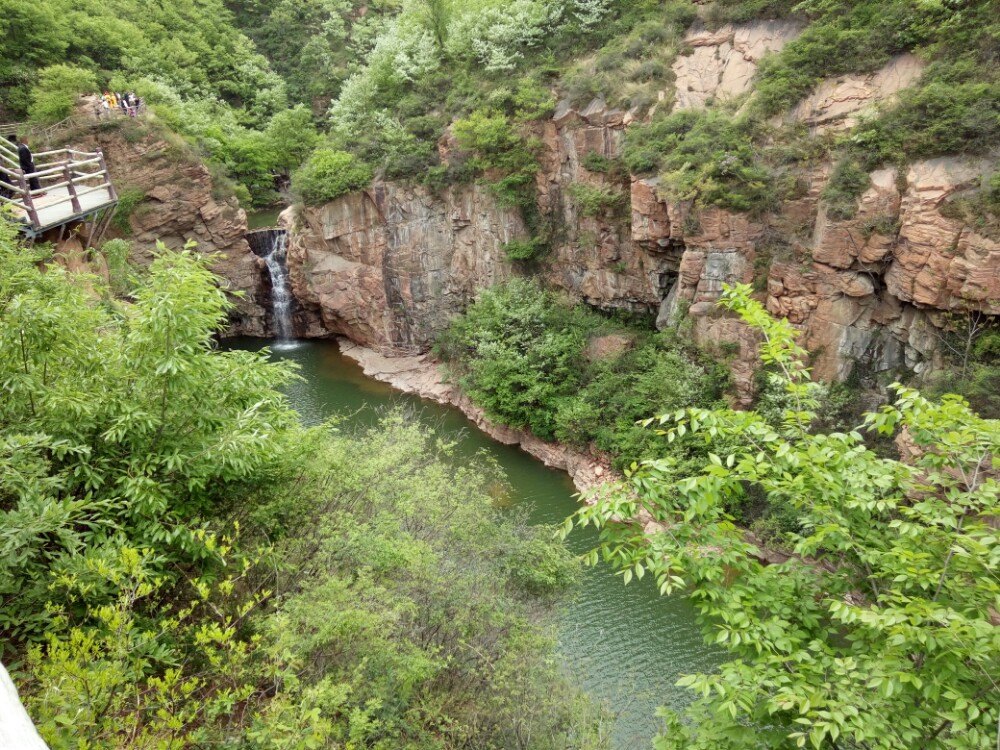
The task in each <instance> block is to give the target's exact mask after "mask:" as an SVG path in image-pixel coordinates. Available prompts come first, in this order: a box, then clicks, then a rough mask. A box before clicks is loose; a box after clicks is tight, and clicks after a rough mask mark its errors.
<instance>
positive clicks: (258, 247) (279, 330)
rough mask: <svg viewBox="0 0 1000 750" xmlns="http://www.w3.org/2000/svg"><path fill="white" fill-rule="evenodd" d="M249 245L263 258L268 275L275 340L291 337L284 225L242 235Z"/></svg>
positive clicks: (286, 236)
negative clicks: (279, 227)
mask: <svg viewBox="0 0 1000 750" xmlns="http://www.w3.org/2000/svg"><path fill="white" fill-rule="evenodd" d="M246 237H247V241H248V242H249V243H250V249H251V250H253V251H254V253H255V254H257V255H258V256H260V257H261V258H263V259H264V264H265V265H266V266H267V273H268V275H269V276H270V278H271V318H272V321H273V324H274V333H275V336H276V337H277V339H278V340H279V341H287V340H289V339H290V338H292V334H293V329H292V292H291V288H290V286H289V284H288V262H287V254H286V251H287V243H288V232H287V231H285V230H284V229H260V230H257V231H256V232H250V233H248V234H247V235H246Z"/></svg>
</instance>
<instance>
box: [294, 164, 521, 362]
mask: <svg viewBox="0 0 1000 750" xmlns="http://www.w3.org/2000/svg"><path fill="white" fill-rule="evenodd" d="M292 223H293V232H292V237H291V240H290V243H289V247H288V269H289V277H290V279H291V284H292V291H293V293H294V295H295V297H296V299H297V300H298V303H299V305H300V307H301V310H300V312H299V319H298V321H297V326H296V327H297V331H298V332H299V333H300V335H308V336H325V335H330V334H342V335H346V336H349V337H350V338H351V339H353V340H355V341H358V342H361V343H364V344H365V345H368V346H375V347H380V348H382V349H386V350H399V351H423V350H426V349H427V348H428V347H429V346H430V344H431V342H432V341H433V339H434V336H435V334H436V333H437V332H438V331H440V330H441V329H442V328H444V327H445V326H446V325H447V322H448V320H449V319H450V318H451V317H452V316H453V315H455V314H456V313H457V312H459V311H461V310H463V309H464V308H465V306H466V305H467V304H468V303H469V302H470V300H471V299H472V298H473V296H474V295H475V293H476V292H477V291H478V290H480V289H483V288H485V287H489V286H492V285H494V284H497V283H499V282H501V281H503V280H504V279H506V278H508V277H509V276H510V275H511V265H510V262H509V261H508V260H507V257H506V254H505V251H504V245H505V244H506V243H508V242H510V241H512V240H515V239H523V238H524V237H526V236H527V231H526V229H525V227H524V225H523V222H522V221H521V218H520V216H519V215H518V214H517V213H516V212H514V211H512V210H509V209H504V208H502V207H500V206H499V205H498V204H497V202H496V200H495V199H494V197H493V195H492V193H490V192H489V191H488V189H486V188H484V187H482V186H479V185H461V186H454V187H451V188H448V189H447V190H444V191H442V192H441V193H440V194H432V193H431V192H430V191H428V190H427V189H425V188H422V187H415V186H407V185H401V184H396V183H391V182H380V183H376V184H375V185H374V186H373V187H372V188H371V189H370V190H366V191H362V192H355V193H351V194H348V195H345V196H344V197H342V198H338V199H337V200H334V201H331V202H329V203H327V204H325V205H323V206H319V207H315V208H311V207H310V208H304V209H302V210H301V211H300V212H299V213H298V214H297V215H296V216H295V217H294V219H293V220H292Z"/></svg>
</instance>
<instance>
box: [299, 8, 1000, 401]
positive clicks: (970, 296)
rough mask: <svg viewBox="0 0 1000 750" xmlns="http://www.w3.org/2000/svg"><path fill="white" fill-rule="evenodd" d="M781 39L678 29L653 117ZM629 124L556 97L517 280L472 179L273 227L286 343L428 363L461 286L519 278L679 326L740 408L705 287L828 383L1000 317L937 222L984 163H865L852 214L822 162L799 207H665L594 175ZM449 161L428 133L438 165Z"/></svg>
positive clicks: (823, 87) (858, 113)
mask: <svg viewBox="0 0 1000 750" xmlns="http://www.w3.org/2000/svg"><path fill="white" fill-rule="evenodd" d="M797 33H798V27H797V26H795V25H792V24H783V23H777V22H767V23H758V24H752V25H748V26H744V27H728V26H727V27H723V28H722V29H719V30H717V31H708V30H705V29H702V28H695V29H692V30H691V31H690V32H689V34H688V39H687V42H688V44H689V54H686V55H683V56H682V57H680V58H678V61H677V63H676V64H675V66H674V71H673V72H674V75H675V76H676V81H675V83H674V86H673V91H670V90H669V89H667V88H665V89H664V92H663V95H662V96H661V103H660V104H659V105H657V106H671V107H673V108H674V109H682V108H695V107H703V106H706V105H707V103H709V102H711V101H713V100H719V99H732V100H737V101H738V100H739V98H740V97H741V96H743V95H745V94H746V93H747V91H748V90H749V89H750V88H751V85H752V80H753V76H754V73H755V71H756V66H757V64H758V62H759V60H760V58H761V57H762V56H763V55H764V54H765V53H766V52H768V51H771V50H776V49H779V48H780V47H781V46H782V45H784V44H785V43H787V42H788V41H789V40H790V39H793V38H794V37H795V35H796V34H797ZM921 70H922V64H921V63H920V61H919V60H917V59H916V58H914V57H912V56H900V57H897V58H894V59H892V60H890V61H889V62H888V63H887V64H886V65H885V66H884V67H883V68H882V69H881V70H879V71H876V72H874V73H872V74H870V75H866V76H857V75H851V76H843V77H839V78H836V79H830V80H827V81H823V82H821V83H820V84H819V85H818V86H816V87H815V89H814V91H813V92H812V93H811V94H810V95H809V96H808V97H806V98H805V99H804V100H803V101H802V102H801V103H800V104H799V105H798V106H797V107H794V108H793V109H792V110H790V111H789V112H788V113H786V115H784V116H782V117H779V118H776V119H775V124H776V125H781V124H782V123H783V122H784V123H789V122H798V123H802V124H804V125H806V126H807V127H808V128H809V129H810V130H811V131H812V132H819V133H821V132H824V131H827V130H843V129H846V128H849V127H851V125H852V124H854V123H855V122H856V121H857V120H858V118H859V117H862V116H864V114H865V113H866V112H868V111H871V109H872V108H874V107H877V106H879V105H882V104H885V103H886V102H888V101H891V99H892V98H893V97H894V96H896V95H897V93H898V92H899V91H900V90H901V89H903V88H905V87H906V86H908V85H910V84H912V83H913V82H914V81H915V80H916V79H917V78H918V77H919V75H920V73H921ZM637 116H638V115H637V113H636V112H628V111H621V110H616V109H613V108H609V107H608V106H607V105H606V104H605V102H604V101H603V100H602V99H600V98H598V99H595V100H594V101H592V102H590V103H589V104H587V105H586V106H584V107H573V106H571V105H570V104H569V103H568V102H561V103H560V104H559V105H558V107H557V108H556V112H555V114H554V116H553V117H552V118H551V119H550V120H548V121H546V122H544V123H542V124H540V125H538V126H537V127H536V128H535V130H534V132H533V133H532V135H535V136H537V137H538V138H539V140H540V142H541V144H542V145H541V153H540V163H541V169H540V171H539V173H538V176H537V180H536V192H537V197H538V205H539V209H540V212H541V214H542V215H543V216H544V217H546V218H547V220H548V222H549V226H550V227H551V228H552V230H553V231H552V233H551V234H552V241H551V243H550V250H549V252H548V253H547V254H546V255H545V256H544V257H543V258H542V259H541V260H539V261H538V262H537V263H536V264H535V265H534V266H532V267H531V268H530V269H528V268H524V267H519V266H512V264H511V262H510V261H508V260H507V259H506V256H505V254H504V250H503V246H504V244H505V243H506V242H509V241H511V240H513V239H523V238H526V237H527V236H528V235H527V229H526V227H525V225H524V222H523V221H522V220H521V218H520V216H519V215H518V213H517V212H516V211H514V210H510V209H505V208H502V207H501V206H499V205H498V203H497V201H496V200H495V199H494V197H493V195H492V193H491V191H490V190H489V188H488V187H487V186H483V185H458V186H453V187H451V188H448V189H446V190H443V191H442V192H441V193H439V194H436V193H432V192H430V191H428V190H427V189H425V188H422V187H414V186H407V185H403V184H398V183H391V182H377V183H376V184H374V185H373V186H372V187H371V188H370V189H368V190H365V191H361V192H356V193H352V194H350V195H347V196H344V197H342V198H339V199H337V200H335V201H332V202H330V203H328V204H326V205H324V206H320V207H314V208H305V209H301V210H299V211H298V213H297V214H296V215H295V217H294V218H293V219H290V221H291V223H292V224H293V227H292V241H291V244H290V250H289V267H290V272H291V277H292V282H293V289H294V292H295V295H296V297H297V299H298V301H299V303H300V311H299V319H298V326H299V333H300V334H303V335H308V336H323V335H330V334H339V335H344V336H347V337H349V338H351V339H353V340H354V341H357V342H359V343H361V344H364V345H366V346H372V347H377V348H380V349H382V350H383V351H396V352H399V353H401V352H406V353H411V354H412V353H415V352H420V351H426V350H427V348H428V347H429V345H430V343H431V341H432V340H433V338H434V335H435V333H436V332H437V331H439V330H440V329H441V328H442V327H443V326H444V325H445V324H446V322H447V320H448V319H449V317H450V316H452V315H453V314H455V313H456V312H458V311H460V310H462V309H463V308H464V306H465V305H466V304H468V302H469V300H470V299H472V298H473V296H474V295H475V293H476V291H477V290H479V289H482V288H484V287H487V286H490V285H492V284H494V283H496V282H498V281H501V280H503V279H505V278H507V277H509V276H510V275H511V274H513V273H523V272H529V271H530V272H531V273H534V274H537V275H540V276H541V277H542V278H543V279H544V280H545V281H546V283H547V284H549V285H550V286H553V287H556V288H560V289H563V290H565V291H566V292H567V293H569V294H570V295H571V296H573V297H574V298H576V299H579V300H581V301H584V302H586V303H588V304H590V305H593V306H595V307H597V308H601V309H605V310H628V311H631V312H635V313H646V314H649V315H650V316H655V317H656V320H657V324H658V325H659V326H660V327H664V326H668V325H673V324H674V323H676V322H678V321H679V320H680V319H682V318H686V319H688V320H689V321H691V326H690V328H689V330H690V331H691V335H692V336H693V337H694V338H695V339H696V340H697V342H698V343H700V344H702V345H705V346H708V347H710V348H711V347H713V346H715V347H718V351H719V352H720V355H721V354H722V353H725V354H727V355H731V354H735V355H736V356H735V357H733V359H732V362H733V364H732V368H733V373H734V376H735V382H736V386H737V391H738V394H739V400H740V401H742V402H744V403H748V402H749V400H750V398H751V396H752V387H753V378H752V375H753V367H754V365H755V363H756V341H755V338H754V336H753V335H752V334H751V333H750V332H749V331H748V330H747V329H746V328H745V327H744V326H743V325H742V324H741V323H739V321H737V320H735V319H734V318H733V317H732V316H729V315H726V314H723V313H722V312H720V311H719V309H718V308H717V307H716V304H715V303H716V301H717V300H718V297H719V294H720V293H721V290H722V286H723V284H726V283H734V282H744V283H752V284H754V287H755V289H756V290H757V292H758V294H759V297H760V298H761V299H762V300H763V301H764V302H765V303H766V305H767V307H768V309H769V310H770V311H771V312H773V313H775V314H777V315H781V316H785V317H787V318H788V319H789V320H790V321H791V322H792V323H794V324H795V325H796V326H798V327H799V328H800V329H801V330H802V331H803V343H804V345H805V346H806V348H807V349H808V350H809V351H810V352H811V354H812V357H813V362H812V364H813V367H814V372H815V374H816V376H817V377H820V378H822V379H824V380H830V381H833V380H842V379H845V378H847V377H848V376H849V375H850V374H851V372H852V370H853V369H854V368H855V367H856V366H858V365H860V366H862V367H863V368H865V371H866V372H868V373H872V374H878V373H886V374H887V375H889V374H895V373H901V372H902V371H904V370H905V371H909V372H915V373H917V374H918V375H919V374H921V373H927V372H929V371H931V370H933V369H934V368H936V367H939V366H940V364H941V361H940V352H939V349H940V339H941V335H942V326H943V325H944V316H945V315H946V314H949V313H955V314H959V315H960V314H964V313H967V312H970V311H977V310H978V311H982V312H984V313H988V314H998V313H1000V281H998V274H1000V245H998V243H997V242H996V241H995V240H994V239H991V238H990V237H987V236H983V235H981V234H978V233H977V232H976V231H975V230H974V229H973V228H972V227H970V226H967V225H965V224H964V223H963V222H962V221H961V220H959V219H955V218H949V217H950V216H951V214H950V212H948V211H947V210H945V209H946V205H947V203H948V201H949V200H950V199H952V198H954V197H955V196H959V195H962V194H963V193H964V192H966V191H969V190H971V189H974V188H975V187H977V186H978V185H979V183H980V181H981V180H982V176H983V175H984V174H985V173H986V172H987V171H988V169H989V165H988V163H986V162H985V161H977V160H972V159H965V158H957V157H956V158H943V159H934V160H929V161H919V162H915V163H912V164H910V165H909V166H908V167H907V168H906V169H905V170H903V171H902V172H901V173H897V172H896V171H895V170H890V169H880V170H876V171H875V172H873V173H872V174H871V175H870V184H869V186H868V188H867V190H865V191H864V194H863V195H862V196H861V197H860V198H859V199H858V202H857V211H856V213H855V215H854V216H853V217H852V218H850V219H837V218H834V217H833V216H831V215H830V212H829V211H828V208H827V206H826V205H825V204H824V201H823V199H822V192H823V188H824V186H825V185H826V183H827V181H828V179H829V176H830V174H831V172H832V165H831V164H830V163H828V162H822V161H821V162H819V163H812V164H811V165H810V166H809V167H807V168H804V169H803V171H802V173H801V174H799V175H797V176H798V181H799V183H800V185H801V190H799V192H798V194H797V197H795V198H794V199H791V200H787V201H785V202H784V203H783V204H782V205H781V207H780V209H778V210H777V211H776V212H773V213H771V214H768V215H765V216H760V217H752V216H750V215H747V214H741V213H735V212H732V211H727V210H724V209H720V208H717V207H711V206H708V207H705V206H698V207H695V206H692V205H690V204H688V203H671V202H668V201H667V200H665V199H664V198H663V197H662V196H661V194H660V192H659V191H658V180H657V178H656V177H655V176H630V175H627V174H624V173H623V170H621V168H620V167H619V168H611V169H608V168H607V165H608V164H609V163H611V164H614V163H615V160H616V159H617V158H618V157H619V156H620V154H621V149H622V142H623V138H624V133H625V130H626V129H627V128H628V127H629V125H630V124H631V123H632V122H634V121H635V118H636V117H637ZM453 149H454V144H452V143H450V142H448V140H447V136H446V139H445V142H443V143H442V148H441V151H442V153H443V154H444V155H445V156H447V155H448V154H449V153H451V152H452V151H453ZM588 166H589V167H590V168H589V169H588ZM574 185H576V186H584V187H585V188H591V189H600V190H603V191H604V192H605V193H606V194H608V195H610V196H612V200H611V204H612V205H610V206H609V207H608V208H607V210H601V211H593V210H591V211H590V212H589V213H587V212H585V211H584V210H583V209H582V208H581V206H580V205H578V203H579V201H578V200H576V199H574V191H579V190H580V188H579V187H576V188H574V187H573V186H574ZM616 195H617V196H620V199H619V198H615V197H614V196H616Z"/></svg>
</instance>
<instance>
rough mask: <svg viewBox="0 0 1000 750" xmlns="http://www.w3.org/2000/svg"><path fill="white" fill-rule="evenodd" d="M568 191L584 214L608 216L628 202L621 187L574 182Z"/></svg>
mask: <svg viewBox="0 0 1000 750" xmlns="http://www.w3.org/2000/svg"><path fill="white" fill-rule="evenodd" d="M567 192H568V193H569V194H570V197H572V198H573V201H574V202H575V203H576V205H577V206H578V207H579V208H580V213H581V214H583V215H584V216H590V217H595V216H606V215H608V214H614V213H617V212H618V211H620V210H621V209H622V208H623V207H624V206H625V203H626V202H627V199H626V197H625V194H624V193H623V192H622V191H621V189H620V188H614V187H610V186H597V185H588V184H586V183H583V182H574V183H572V184H571V185H570V186H569V188H567Z"/></svg>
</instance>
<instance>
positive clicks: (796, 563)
mask: <svg viewBox="0 0 1000 750" xmlns="http://www.w3.org/2000/svg"><path fill="white" fill-rule="evenodd" d="M722 304H723V305H724V306H726V307H728V308H730V309H732V310H734V311H735V312H737V313H738V314H739V315H740V317H742V318H743V319H744V321H745V322H747V323H748V324H749V325H751V326H752V327H754V328H756V329H757V330H758V331H759V332H760V333H761V334H762V336H763V344H762V358H763V359H764V360H765V361H768V362H770V363H772V364H773V365H774V366H775V367H776V368H777V371H778V373H779V374H778V375H776V377H778V378H780V379H781V381H782V382H783V383H784V385H785V387H786V389H787V391H788V394H789V402H788V403H789V408H788V409H786V412H785V415H784V418H783V419H782V420H781V423H780V424H778V425H775V424H773V423H771V422H769V421H767V420H765V419H764V418H762V417H761V415H759V414H757V413H756V412H753V411H748V412H737V411H732V410H729V409H715V410H707V409H697V408H694V409H690V408H689V409H679V410H676V411H673V412H670V413H667V414H664V415H663V416H661V417H659V418H658V419H656V420H648V421H647V424H648V425H650V426H652V427H655V428H658V429H659V431H661V432H663V434H664V435H665V436H666V438H667V440H669V441H671V442H673V441H675V440H680V439H685V436H687V439H694V440H698V441H701V442H703V444H704V446H705V450H706V455H707V458H708V460H706V461H705V462H704V465H703V468H702V469H701V470H700V471H697V472H693V473H692V472H689V471H683V472H682V471H678V466H677V464H676V462H675V461H673V460H671V459H670V458H666V459H653V460H650V461H647V462H645V463H644V464H643V466H641V467H640V468H638V470H636V471H634V472H632V473H630V475H629V477H628V479H627V481H626V482H625V484H624V485H623V487H622V489H621V491H620V492H618V493H613V494H611V495H609V496H606V497H602V498H598V499H597V503H596V505H594V506H593V507H588V508H585V509H583V510H581V511H580V512H579V514H578V516H577V519H576V520H577V523H580V524H582V525H587V524H595V525H596V526H597V527H598V528H600V529H601V545H600V552H601V553H602V554H603V556H604V557H605V558H607V559H608V560H610V561H611V562H612V563H614V564H615V565H617V566H618V567H619V568H620V569H621V570H622V571H623V572H624V577H625V580H626V582H628V581H629V580H630V579H631V578H632V577H642V576H643V575H645V574H648V575H652V576H654V577H655V578H656V581H657V583H658V585H659V586H660V589H661V591H662V592H664V593H671V592H675V591H676V592H681V591H684V592H688V593H689V595H690V596H691V597H692V599H693V601H694V602H695V603H696V605H697V606H698V608H699V610H700V612H701V615H702V618H703V625H704V628H705V632H706V637H707V638H708V639H710V640H711V641H713V642H716V643H718V644H721V645H722V646H724V647H726V648H727V649H729V651H730V652H731V653H732V656H733V658H732V660H731V661H729V662H728V663H726V664H725V665H723V667H722V668H721V669H720V671H719V672H718V673H716V674H708V675H706V674H702V675H690V676H687V677H685V678H683V679H682V680H681V684H684V685H687V686H689V687H691V688H692V690H694V691H695V693H696V694H697V695H698V696H699V697H698V699H697V700H696V701H695V702H694V704H692V706H691V707H690V708H689V709H688V710H687V711H686V716H685V717H684V718H682V717H681V716H680V715H678V714H676V713H674V712H671V711H666V712H665V713H664V716H665V718H666V728H665V730H664V733H663V734H662V735H661V737H660V738H659V739H658V740H657V742H656V746H657V747H658V748H663V749H664V750H666V749H667V748H685V749H686V750H692V749H694V748H706V749H707V748H717V747H730V748H761V747H786V746H804V745H809V746H812V747H816V748H824V747H866V748H894V749H895V748H899V749H900V750H902V749H903V748H914V747H925V748H984V747H990V746H992V743H993V742H995V737H996V731H997V729H996V728H997V725H998V721H1000V716H998V710H1000V709H998V706H1000V701H998V698H1000V694H998V689H997V685H996V683H995V679H996V676H995V673H996V670H995V667H996V664H997V663H1000V633H998V631H997V628H996V627H995V625H994V624H993V623H992V622H991V617H993V616H994V614H993V613H995V612H996V611H997V605H998V603H1000V583H998V581H997V578H996V576H995V573H994V571H995V570H996V568H997V563H998V562H1000V538H998V535H997V533H996V530H995V527H994V521H995V519H996V516H997V511H998V508H997V499H998V494H1000V485H998V482H997V465H996V458H995V457H996V455H997V451H998V448H1000V424H998V423H997V422H996V421H994V420H988V419H982V418H981V417H979V416H977V415H976V414H975V413H974V412H972V411H971V410H970V409H969V407H968V405H967V404H966V403H965V402H964V401H963V400H962V399H961V398H959V397H956V396H945V397H944V398H942V400H941V401H939V402H933V401H929V400H928V399H926V398H924V397H923V396H921V395H920V394H919V393H918V392H917V391H915V390H913V389H911V388H907V387H904V386H899V385H897V386H895V392H896V399H895V402H894V403H893V404H891V405H888V406H885V407H884V408H882V409H881V410H880V411H878V412H876V413H871V414H868V415H867V416H866V417H865V420H864V427H865V428H866V429H868V430H871V431H874V432H877V433H880V434H886V435H888V434H896V435H897V437H898V440H899V441H901V442H900V446H901V450H902V452H903V455H902V457H901V458H900V459H891V458H882V457H880V456H878V455H876V454H875V453H874V452H872V451H871V450H870V449H868V448H867V447H866V445H865V441H864V438H863V436H862V434H861V433H860V432H858V431H852V432H849V433H830V434H824V433H818V432H813V431H811V429H810V425H811V423H812V422H813V420H814V418H815V413H814V411H813V410H814V408H815V405H816V401H815V399H814V394H813V393H812V392H811V390H812V386H811V384H810V382H809V379H808V370H807V368H806V367H805V366H804V365H803V362H802V355H803V352H802V350H801V349H800V348H799V347H798V346H797V345H796V344H795V343H794V338H795V332H794V329H792V328H791V326H789V325H788V324H787V323H786V322H784V321H776V320H773V319H771V318H770V317H769V316H768V315H767V313H766V312H765V311H764V309H763V308H762V307H761V306H760V304H759V303H757V302H755V301H753V300H752V299H751V297H750V288H749V287H745V286H737V287H735V288H730V289H728V290H727V291H726V293H725V295H724V297H723V300H722ZM717 446H721V448H717ZM716 451H718V452H716ZM750 492H756V493H761V494H763V495H764V496H765V497H766V498H768V500H769V501H773V502H780V503H786V504H788V505H790V506H791V507H792V508H794V510H795V512H796V514H797V515H798V517H799V522H800V531H799V532H797V533H794V534H790V535H789V537H788V538H787V540H786V541H787V543H788V544H789V545H790V547H791V551H792V555H791V557H789V558H788V559H787V561H785V562H782V563H778V564H771V565H767V564H764V563H762V562H760V560H759V551H758V549H757V548H756V546H755V542H754V540H753V539H751V538H748V537H747V536H746V535H745V533H744V532H743V531H742V530H741V529H739V528H738V527H736V526H735V525H734V524H733V522H732V517H731V516H730V514H729V513H727V511H726V506H727V504H729V503H732V502H733V501H734V500H738V499H739V498H740V497H742V496H744V495H746V494H747V493H750ZM640 513H642V514H648V516H646V515H644V516H643V517H644V518H647V517H651V518H652V520H654V521H655V522H656V524H655V526H651V525H649V524H648V523H647V522H646V521H645V520H644V521H643V522H642V524H640V523H639V522H636V521H631V520H629V519H635V518H637V517H639V515H640ZM567 523H568V525H569V524H571V523H572V521H568V522H567ZM709 550H710V553H707V551H709ZM597 555H598V550H595V551H594V552H593V554H592V556H593V558H594V559H596V557H597Z"/></svg>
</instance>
